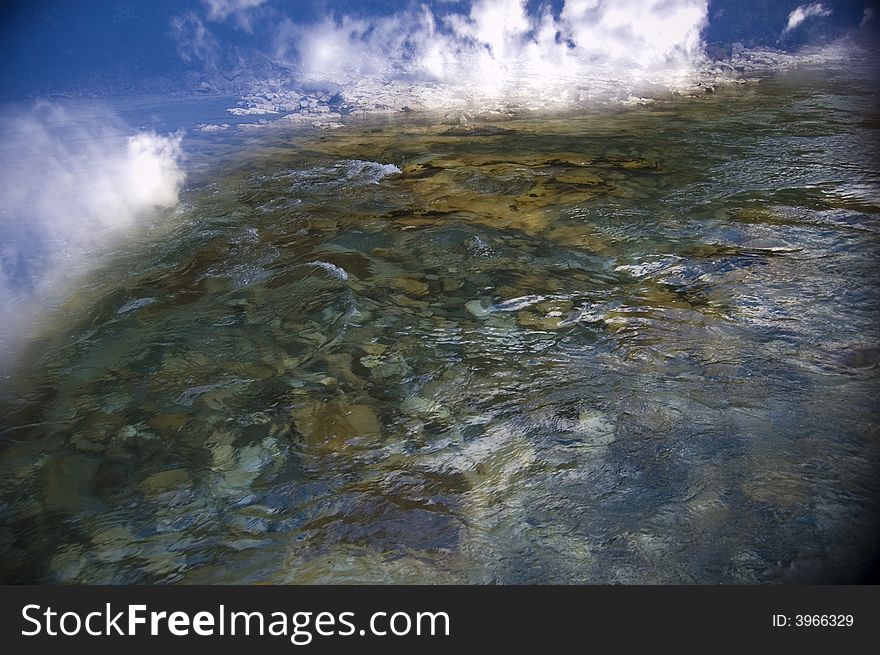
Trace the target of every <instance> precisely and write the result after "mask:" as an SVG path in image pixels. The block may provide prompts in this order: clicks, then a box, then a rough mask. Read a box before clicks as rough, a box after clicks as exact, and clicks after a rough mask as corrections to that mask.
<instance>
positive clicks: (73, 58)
mask: <svg viewBox="0 0 880 655" xmlns="http://www.w3.org/2000/svg"><path fill="white" fill-rule="evenodd" d="M576 1H577V0H569V2H570V3H572V4H574V3H575V2H576ZM644 1H645V2H651V0H644ZM581 2H583V0H581ZM676 2H679V3H689V2H695V3H697V4H700V3H701V2H703V0H673V1H672V4H675V3H676ZM526 4H527V8H528V10H529V13H530V14H531V15H533V16H538V15H540V14H541V13H542V12H544V11H549V12H550V13H551V14H552V15H554V16H557V17H558V16H559V14H560V12H561V11H562V7H563V0H550V1H544V0H528V2H527V3H526ZM811 4H816V3H812V2H799V1H798V0H711V1H710V2H709V3H708V10H707V12H706V13H707V17H708V23H707V25H705V26H704V29H703V30H702V36H703V40H704V41H706V42H722V43H730V42H733V41H742V42H745V43H746V44H747V45H772V46H777V47H787V48H793V47H798V46H801V45H803V44H804V43H808V42H814V41H817V40H821V39H827V38H833V37H837V36H840V35H841V34H843V33H845V32H846V31H847V30H853V29H855V28H857V26H858V24H859V22H860V21H861V20H862V19H863V16H864V12H865V9H866V8H868V7H870V6H873V5H874V4H875V3H874V2H873V0H824V1H823V2H822V3H821V5H822V8H823V10H824V12H825V13H824V15H820V16H810V17H809V18H808V19H807V20H804V21H803V22H802V23H801V24H799V25H798V27H797V29H795V30H791V31H790V32H789V33H787V34H786V35H785V37H784V38H783V39H781V40H780V35H781V34H782V32H783V30H784V28H785V25H786V21H787V20H788V17H789V15H790V13H791V12H792V11H793V10H795V9H796V8H797V7H798V6H809V5H811ZM423 5H424V6H428V7H429V8H430V10H431V11H432V12H433V15H434V16H435V17H437V23H438V25H437V29H438V30H443V29H446V28H445V27H444V25H445V23H444V18H445V17H449V16H455V15H460V16H465V15H467V14H468V12H469V11H470V10H471V6H472V2H471V1H470V0H459V1H456V0H431V1H429V2H410V3H406V2H385V1H378V0H287V1H285V0H82V1H73V0H28V1H18V0H12V1H7V2H5V3H3V5H2V9H0V93H2V96H3V97H5V98H7V99H8V98H10V97H22V96H36V95H46V94H51V93H95V94H98V95H114V94H131V93H147V92H149V93H163V92H171V91H174V92H184V91H187V90H193V89H195V88H197V85H198V82H199V80H202V79H206V78H210V77H211V76H214V77H215V78H217V79H220V80H222V79H223V75H224V74H228V76H229V77H231V76H233V75H240V74H241V72H242V70H245V71H246V74H251V73H253V74H254V75H260V74H261V73H265V72H266V70H265V68H266V67H267V66H269V64H270V63H271V60H272V59H273V56H274V54H275V52H276V50H277V47H276V46H277V41H278V34H279V30H280V29H281V28H282V26H284V25H287V26H290V25H293V26H310V25H315V24H319V23H320V22H321V21H323V20H325V19H326V18H327V17H328V16H334V17H336V18H337V19H339V18H341V17H343V16H345V17H349V18H351V19H353V20H358V19H360V20H365V21H367V22H369V21H371V20H378V19H381V18H382V17H387V16H390V15H392V14H399V13H400V12H405V11H412V12H418V11H420V7H421V6H423ZM875 13H876V12H875ZM637 14H638V12H637V11H636V12H634V18H633V20H634V21H635V20H637ZM307 29H308V28H306V30H307ZM197 35H202V36H204V37H205V39H207V42H208V43H209V44H211V47H212V51H211V52H210V55H209V56H203V57H202V56H200V53H199V52H198V51H197V49H196V50H193V49H192V47H190V46H188V45H187V42H189V43H194V39H195V38H196V36H197ZM292 52H293V55H292V56H294V57H295V56H298V53H297V52H296V51H292ZM201 54H203V55H204V54H205V53H204V52H203V53H201ZM276 63H277V62H276ZM284 63H285V64H290V63H291V62H290V60H289V59H287V60H285V62H284Z"/></svg>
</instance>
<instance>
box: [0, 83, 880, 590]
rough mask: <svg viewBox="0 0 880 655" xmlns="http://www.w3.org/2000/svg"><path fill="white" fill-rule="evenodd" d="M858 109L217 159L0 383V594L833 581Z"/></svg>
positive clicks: (865, 383) (866, 92) (873, 218)
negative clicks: (263, 585) (75, 588)
mask: <svg viewBox="0 0 880 655" xmlns="http://www.w3.org/2000/svg"><path fill="white" fill-rule="evenodd" d="M873 88H874V85H873V80H871V79H869V78H858V76H852V77H850V78H847V79H843V78H840V77H838V78H835V77H834V76H833V75H829V74H827V72H824V73H819V74H811V73H802V74H798V75H791V74H790V75H787V76H780V77H778V78H776V79H770V80H765V81H764V82H762V83H761V84H758V85H744V86H736V87H734V88H731V89H727V90H720V91H719V92H718V93H716V94H709V95H705V96H702V97H697V98H684V99H680V100H676V101H671V102H667V103H663V104H658V105H656V106H653V107H631V108H622V107H617V108H604V109H597V110H596V111H593V112H585V113H580V114H578V115H556V116H544V117H539V116H520V117H509V116H500V115H499V116H496V117H495V118H494V119H493V117H492V116H487V117H483V118H480V119H473V120H471V121H469V122H467V123H466V124H462V123H460V122H454V121H453V124H449V121H444V120H442V117H438V116H430V115H422V116H419V115H412V116H406V115H403V116H401V115H398V116H395V117H385V118H371V119H357V120H355V119H351V120H349V121H348V124H347V125H346V126H345V127H343V128H342V129H339V130H332V131H312V132H309V131H300V132H292V131H290V130H285V129H283V128H277V129H274V128H269V129H265V130H263V131H262V132H261V133H259V134H257V135H256V136H253V137H248V138H246V139H243V140H238V142H236V143H233V141H236V140H235V139H227V142H221V141H219V140H218V141H217V142H216V143H214V144H212V145H211V147H214V148H216V151H214V152H213V155H212V156H211V157H208V158H207V159H206V160H205V161H208V162H210V166H207V167H205V166H203V167H202V168H201V169H200V171H199V172H197V173H194V174H193V177H192V178H191V180H192V181H191V182H190V186H189V187H188V188H187V190H186V192H185V194H184V198H183V204H182V206H181V207H180V208H179V209H178V210H177V211H175V212H169V213H167V214H166V215H164V216H161V217H159V219H157V222H156V224H155V225H154V229H152V230H149V231H144V232H143V233H138V234H134V235H132V237H131V239H130V240H129V241H127V242H126V243H125V244H123V245H121V246H119V247H118V248H117V249H116V250H115V251H114V252H112V253H111V254H110V255H108V258H107V259H108V261H107V262H106V263H105V264H103V265H102V266H101V267H100V269H99V270H97V271H96V272H95V273H93V274H92V275H90V276H88V277H86V278H84V279H82V280H81V281H80V282H79V285H78V289H77V291H76V292H75V293H73V294H72V296H71V297H70V299H69V300H68V302H67V303H66V304H65V305H64V306H63V307H62V308H60V309H59V310H58V311H57V312H55V313H54V314H53V315H52V316H51V317H49V318H47V320H46V325H45V327H44V329H43V331H42V332H41V333H39V334H35V335H34V336H33V338H32V341H31V346H30V348H29V350H28V351H27V353H26V354H25V356H24V357H23V358H22V359H21V361H20V362H19V363H18V368H17V369H16V371H15V373H14V375H13V377H12V380H11V382H10V383H9V385H8V388H7V389H6V390H5V391H4V397H3V405H2V414H0V420H2V423H3V428H2V433H0V438H2V440H3V443H2V457H0V485H2V488H0V517H2V518H0V521H2V526H3V528H2V534H0V553H2V563H3V577H4V579H5V580H7V581H10V582H89V583H135V582H182V583H233V582H238V583H256V582H271V583H300V582H406V583H410V582H428V583H434V582H468V583H537V582H549V583H570V582H590V583H594V582H595V583H599V582H603V583H604V582H612V583H636V582H649V583H664V582H665V583H690V582H698V583H717V582H745V583H752V582H829V581H835V582H847V581H854V580H859V579H861V576H864V575H865V571H866V570H867V568H868V567H869V566H870V564H871V562H872V561H873V557H874V555H875V552H876V548H877V535H878V533H877V526H878V505H877V501H878V491H880V489H878V487H880V481H878V477H877V472H878V461H880V452H878V425H880V412H878V403H877V393H878V391H880V385H878V370H880V369H878V362H880V347H878V340H877V337H878V334H877V325H878V317H880V289H878V286H877V284H876V282H877V279H878V278H877V276H878V272H880V259H878V255H880V252H878V234H880V179H878V174H877V171H878V166H877V159H876V145H877V142H878V139H877V135H878V129H880V121H878V118H877V114H876V113H874V109H873V108H874V106H875V105H876V97H875V95H874V92H873Z"/></svg>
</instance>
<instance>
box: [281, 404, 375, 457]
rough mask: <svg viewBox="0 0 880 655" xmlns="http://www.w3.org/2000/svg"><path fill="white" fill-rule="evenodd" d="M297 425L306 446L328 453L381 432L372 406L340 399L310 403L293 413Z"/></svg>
mask: <svg viewBox="0 0 880 655" xmlns="http://www.w3.org/2000/svg"><path fill="white" fill-rule="evenodd" d="M294 423H295V426H296V430H297V432H299V433H300V435H302V437H303V440H304V442H305V443H306V445H308V446H311V447H317V448H321V449H329V450H342V449H344V448H346V447H347V446H348V445H350V442H351V441H353V440H355V439H357V438H360V437H377V436H379V435H380V434H381V433H382V424H381V423H380V422H379V418H378V417H377V416H376V411H375V410H374V409H373V408H372V407H370V406H369V405H361V404H348V403H346V402H344V401H340V400H336V401H331V402H328V403H322V402H315V403H311V404H309V405H307V406H305V407H303V408H302V409H300V410H298V411H297V412H296V413H295V414H294Z"/></svg>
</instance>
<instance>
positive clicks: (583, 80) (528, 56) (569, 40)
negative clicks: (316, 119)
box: [275, 0, 707, 97]
mask: <svg viewBox="0 0 880 655" xmlns="http://www.w3.org/2000/svg"><path fill="white" fill-rule="evenodd" d="M706 20H707V1H706V0H566V2H565V4H564V6H563V8H562V11H561V13H560V15H559V17H558V18H555V17H554V16H553V15H552V14H551V13H550V11H549V9H546V8H545V10H544V11H543V13H539V14H537V15H533V14H530V13H529V12H528V11H527V10H526V2H525V0H476V1H475V2H474V3H473V4H472V5H471V6H470V10H469V12H468V13H465V14H463V13H455V12H441V13H439V14H438V15H434V14H433V13H432V11H431V9H430V8H428V7H425V6H422V7H420V8H419V9H417V10H409V11H401V12H398V13H396V14H393V15H391V16H387V17H380V18H373V19H352V18H349V17H346V16H342V17H331V18H327V19H325V20H324V21H322V22H321V23H318V24H315V25H307V26H302V25H295V24H294V23H292V22H290V21H287V22H285V23H284V24H283V25H282V26H281V27H280V28H279V29H278V31H277V34H276V40H275V46H276V47H275V54H276V56H277V58H278V59H280V60H281V61H283V62H284V63H285V64H288V65H291V64H299V65H300V66H301V69H302V73H303V74H304V76H305V77H306V79H308V80H311V81H323V82H334V83H337V84H340V85H343V86H344V85H346V84H348V83H351V82H352V81H354V80H356V79H357V78H359V77H362V76H364V75H377V76H382V77H384V78H386V79H387V78H393V79H405V80H413V81H417V80H422V81H426V80H428V81H429V80H435V81H441V82H444V83H446V84H450V85H455V86H457V87H460V88H462V89H463V91H464V92H465V93H467V94H468V95H469V96H472V97H476V96H493V97H499V96H528V95H530V94H534V93H545V94H546V93H567V92H570V91H571V89H573V88H574V87H576V86H581V87H583V86H588V85H589V83H590V81H591V80H595V79H597V78H606V79H607V78H614V79H618V80H632V79H638V78H641V77H644V76H651V77H653V78H659V79H661V80H662V79H670V78H672V77H676V76H681V75H683V74H687V73H688V72H692V71H693V70H694V69H695V66H696V64H697V63H698V62H699V60H700V58H701V57H702V54H701V37H700V33H701V30H702V28H703V27H704V26H705V23H706Z"/></svg>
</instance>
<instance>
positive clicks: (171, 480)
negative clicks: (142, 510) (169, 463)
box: [138, 469, 190, 496]
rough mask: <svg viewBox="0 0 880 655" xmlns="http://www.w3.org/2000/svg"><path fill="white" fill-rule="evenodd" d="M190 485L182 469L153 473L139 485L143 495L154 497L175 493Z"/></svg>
mask: <svg viewBox="0 0 880 655" xmlns="http://www.w3.org/2000/svg"><path fill="white" fill-rule="evenodd" d="M189 485H190V478H189V473H187V472H186V471H184V470H183V469H170V470H168V471H160V472H159V473H154V474H153V475H151V476H150V477H148V478H147V479H145V480H143V481H142V482H141V483H140V484H139V485H138V489H140V490H141V491H142V492H143V493H145V494H147V495H150V496H155V495H159V494H163V493H167V492H169V491H175V490H177V489H181V488H184V487H188V486H189Z"/></svg>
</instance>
